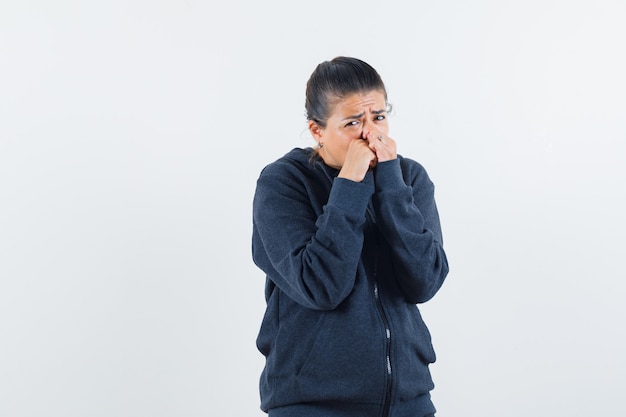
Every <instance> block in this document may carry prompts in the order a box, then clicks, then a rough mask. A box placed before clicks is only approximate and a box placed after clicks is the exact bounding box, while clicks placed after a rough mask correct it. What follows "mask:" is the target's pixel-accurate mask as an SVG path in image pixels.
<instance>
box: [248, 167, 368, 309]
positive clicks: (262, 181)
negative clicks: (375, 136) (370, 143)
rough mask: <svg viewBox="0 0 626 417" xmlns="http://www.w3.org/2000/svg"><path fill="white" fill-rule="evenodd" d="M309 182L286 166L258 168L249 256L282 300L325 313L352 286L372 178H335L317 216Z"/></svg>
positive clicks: (336, 303)
mask: <svg viewBox="0 0 626 417" xmlns="http://www.w3.org/2000/svg"><path fill="white" fill-rule="evenodd" d="M308 180H310V179H308ZM308 180H307V179H305V178H303V176H302V173H301V172H298V171H297V170H296V169H294V168H293V167H290V166H287V165H286V164H281V163H273V164H270V165H268V166H267V167H265V168H264V169H263V171H262V172H261V174H260V176H259V178H258V180H257V183H256V190H255V194H254V199H253V209H252V212H253V213H252V214H253V236H252V257H253V260H254V262H255V264H256V265H257V266H258V267H259V268H260V269H261V270H262V271H264V272H265V273H266V275H267V277H268V278H269V279H270V280H271V282H272V283H273V284H274V285H276V286H277V287H278V288H280V290H282V292H284V293H285V294H286V295H287V296H289V297H290V298H292V299H293V300H295V301H296V302H298V303H299V304H301V305H303V306H305V307H308V308H311V309H318V310H329V309H334V308H336V307H337V306H338V305H339V304H340V303H341V301H343V300H344V299H345V298H346V297H347V296H348V294H349V293H350V291H351V290H352V288H353V286H354V282H355V276H356V271H357V268H358V263H359V260H360V255H361V250H362V246H363V230H362V227H363V223H364V221H365V210H366V206H367V203H368V201H369V200H370V198H371V195H372V194H373V191H374V185H373V178H372V177H371V175H370V176H369V177H366V179H365V180H364V181H363V182H360V183H357V182H353V181H350V180H347V179H342V178H335V179H334V180H333V182H332V186H331V189H330V194H329V195H328V196H327V201H326V203H325V204H324V205H323V209H322V210H321V212H320V210H319V209H318V210H316V209H315V207H313V204H312V196H311V192H312V191H311V189H310V187H307V185H306V181H308Z"/></svg>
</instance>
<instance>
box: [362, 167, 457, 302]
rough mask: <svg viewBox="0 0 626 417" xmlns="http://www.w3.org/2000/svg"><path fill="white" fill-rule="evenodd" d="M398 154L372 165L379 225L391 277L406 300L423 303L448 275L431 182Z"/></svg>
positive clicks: (420, 170)
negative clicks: (388, 254) (388, 252)
mask: <svg viewBox="0 0 626 417" xmlns="http://www.w3.org/2000/svg"><path fill="white" fill-rule="evenodd" d="M404 162H406V163H407V164H406V167H407V172H405V173H404V174H405V175H404V177H403V171H402V168H401V163H400V157H399V158H398V159H395V160H392V161H386V162H382V163H380V164H378V166H377V167H376V170H375V172H376V174H375V184H376V193H375V197H374V204H375V210H376V219H377V223H378V226H379V228H380V230H381V232H382V234H383V235H384V237H385V239H386V240H387V242H388V244H389V245H390V247H391V253H392V261H393V270H394V272H395V274H394V276H395V278H396V280H397V282H398V285H399V287H400V288H401V290H402V291H403V293H404V296H405V298H406V299H407V301H409V302H411V303H423V302H426V301H428V300H429V299H431V298H432V297H433V296H434V295H435V294H436V293H437V291H438V290H439V288H441V285H442V284H443V281H444V279H445V278H446V275H447V274H448V261H447V258H446V254H445V252H444V249H443V238H442V233H441V225H440V223H439V214H438V212H437V206H436V204H435V197H434V185H433V183H432V181H431V180H430V178H429V177H428V174H427V173H426V171H425V170H424V168H423V167H422V166H421V165H419V164H418V163H417V162H415V161H411V160H404Z"/></svg>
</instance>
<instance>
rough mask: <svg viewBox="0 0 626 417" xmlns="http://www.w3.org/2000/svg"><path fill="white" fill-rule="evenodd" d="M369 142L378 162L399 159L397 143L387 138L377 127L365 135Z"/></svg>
mask: <svg viewBox="0 0 626 417" xmlns="http://www.w3.org/2000/svg"><path fill="white" fill-rule="evenodd" d="M363 136H364V137H365V139H366V140H367V143H368V146H369V148H370V149H371V150H372V152H374V153H375V154H376V160H377V161H378V162H385V161H391V160H393V159H396V158H397V157H398V154H397V151H396V141H395V140H393V139H392V138H390V137H389V136H386V135H385V134H384V133H383V132H381V131H380V130H378V129H376V128H375V127H374V128H373V129H372V130H370V131H368V132H367V133H365V134H364V135H363Z"/></svg>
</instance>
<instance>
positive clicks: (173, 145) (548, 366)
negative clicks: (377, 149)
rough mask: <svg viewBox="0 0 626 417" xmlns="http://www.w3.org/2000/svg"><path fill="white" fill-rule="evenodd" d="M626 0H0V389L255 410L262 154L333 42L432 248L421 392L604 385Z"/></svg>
mask: <svg viewBox="0 0 626 417" xmlns="http://www.w3.org/2000/svg"><path fill="white" fill-rule="evenodd" d="M625 21H626V3H624V2H623V1H621V0H615V1H610V0H599V1H598V0H596V1H572V0H570V1H565V0H563V1H557V0H541V1H539V0H531V1H511V0H504V1H503V0H492V1H489V0H481V1H462V0H456V1H454V0H444V1H434V0H433V1H412V2H409V1H403V2H399V1H385V2H382V1H376V2H374V1H355V0H351V1H337V0H334V1H328V0H320V1H314V2H312V1H310V2H296V1H286V0H285V1H277V0H268V1H252V0H250V1H239V2H237V1H232V2H225V1H222V2H215V1H208V2H207V1H192V0H179V1H173V0H172V1H149V0H142V1H140V0H134V1H120V0H113V1H106V2H105V1H100V2H96V1H92V2H89V1H70V0H58V1H54V2H51V1H11V0H2V2H1V3H0V338H1V339H0V415H2V416H3V417H31V416H33V417H34V416H42V417H47V416H55V417H56V416H59V417H61V416H62V417H74V416H76V417H79V416H80V417H84V416H90V417H99V416H102V417H111V416H116V417H118V416H119V417H122V416H150V417H160V416H168V417H169V416H172V417H174V416H176V417H195V416H236V417H239V416H246V417H252V416H262V415H263V413H262V412H261V411H259V398H258V385H257V383H258V376H259V373H260V371H261V368H262V366H263V361H262V357H261V355H260V353H259V352H258V351H257V350H256V347H255V338H256V334H257V331H258V326H259V324H260V321H261V318H262V314H263V311H264V299H263V284H264V277H263V275H262V273H261V272H260V271H259V270H258V269H257V268H256V267H255V266H254V265H253V264H252V261H251V256H250V237H251V202H252V195H253V192H254V186H255V180H256V178H257V176H258V173H259V171H260V169H261V168H262V167H263V166H264V165H266V164H267V163H269V162H271V161H272V160H274V159H276V158H277V157H279V156H281V155H282V154H284V153H286V152H287V151H288V150H290V149H291V148H293V147H301V146H310V145H312V144H313V142H312V139H311V138H310V137H309V136H308V135H307V133H306V131H305V127H306V124H305V118H304V87H305V83H306V80H307V79H308V77H309V75H310V73H311V72H312V71H313V69H314V68H315V66H316V65H317V64H318V63H319V62H321V61H324V60H327V59H332V58H333V57H334V56H336V55H350V56H356V57H359V58H362V59H364V60H366V61H367V62H369V63H370V64H372V65H373V66H374V67H375V68H376V69H377V70H378V71H379V72H380V74H381V75H382V77H383V80H384V81H385V82H386V84H387V88H388V93H389V99H390V101H391V103H392V104H393V105H394V106H395V111H394V113H393V115H392V117H391V119H390V124H391V132H390V133H391V136H392V137H393V138H394V139H396V141H397V142H398V147H399V152H400V153H401V154H403V155H405V156H409V157H412V158H414V159H417V160H418V161H420V162H422V163H423V164H424V165H425V167H426V168H427V170H428V172H429V173H430V175H431V178H432V179H433V181H434V182H435V184H436V187H437V191H436V192H437V194H436V197H437V202H438V205H439V209H440V214H441V220H442V226H443V231H444V241H445V245H446V249H447V253H448V257H449V261H450V267H451V272H450V274H449V276H448V280H447V281H446V283H445V284H444V286H443V288H442V290H441V291H440V293H439V294H438V295H437V296H436V297H435V298H434V299H433V300H432V301H430V302H429V303H427V304H425V305H423V306H422V310H423V314H424V317H425V319H426V321H427V323H428V324H429V326H430V329H431V332H432V334H433V339H434V343H435V348H436V350H437V353H438V362H437V363H436V364H435V365H433V367H432V372H433V376H434V379H435V383H436V385H437V386H436V389H435V390H434V391H433V399H434V401H435V404H436V406H437V408H438V409H439V413H438V416H441V417H444V416H447V417H453V416H454V417H458V416H464V417H472V416H477V417H478V416H480V417H502V416H507V417H516V416H520V417H521V416H529V415H533V416H590V415H604V416H618V415H624V414H625V413H626V403H625V402H624V400H623V390H624V387H626V363H625V359H624V356H625V353H624V352H625V349H626V344H625V342H624V327H625V326H624V318H625V313H626V307H625V305H624V295H625V294H624V292H625V289H626V285H625V284H624V278H625V277H626V274H625V272H624V267H623V261H624V258H625V256H626V250H625V249H626V247H625V245H624V235H625V233H626V226H625V222H624V221H623V220H622V218H623V213H624V212H626V201H625V200H626V195H625V189H626V188H625V186H626V184H625V182H626V168H625V164H624V163H625V159H626V152H625V151H626V145H624V143H625V140H626V122H625V115H626V99H625V97H626V82H625V78H626V77H625V76H624V74H626V55H625V53H624V40H625V39H626V26H625V25H624V22H625Z"/></svg>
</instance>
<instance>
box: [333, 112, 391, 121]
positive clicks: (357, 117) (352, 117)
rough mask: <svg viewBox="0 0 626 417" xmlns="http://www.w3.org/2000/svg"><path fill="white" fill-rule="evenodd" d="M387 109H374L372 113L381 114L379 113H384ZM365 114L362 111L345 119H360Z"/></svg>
mask: <svg viewBox="0 0 626 417" xmlns="http://www.w3.org/2000/svg"><path fill="white" fill-rule="evenodd" d="M386 111H387V110H372V114H375V115H379V114H383V113H385V112H386ZM363 116H365V112H361V113H359V114H355V115H354V116H348V117H344V118H343V119H341V120H342V121H343V120H350V119H360V118H361V117H363Z"/></svg>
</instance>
